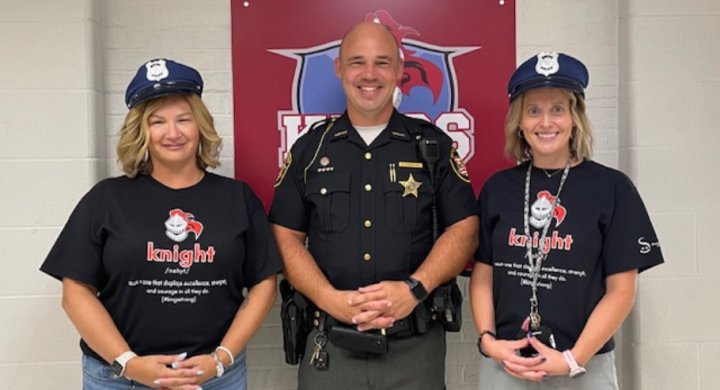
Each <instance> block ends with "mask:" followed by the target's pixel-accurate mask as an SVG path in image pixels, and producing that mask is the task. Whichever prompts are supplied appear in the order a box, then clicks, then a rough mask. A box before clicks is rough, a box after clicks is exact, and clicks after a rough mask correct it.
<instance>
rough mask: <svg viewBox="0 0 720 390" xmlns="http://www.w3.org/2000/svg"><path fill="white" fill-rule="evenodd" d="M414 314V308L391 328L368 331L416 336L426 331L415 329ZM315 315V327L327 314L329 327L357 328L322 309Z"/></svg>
mask: <svg viewBox="0 0 720 390" xmlns="http://www.w3.org/2000/svg"><path fill="white" fill-rule="evenodd" d="M416 310H417V309H416ZM414 314H415V310H413V312H412V313H410V315H409V316H407V317H405V318H402V319H399V320H396V321H395V323H394V324H393V326H391V327H389V328H385V329H383V330H377V329H376V330H369V331H367V332H370V333H377V334H383V335H386V336H388V337H397V338H403V337H409V336H414V335H417V334H421V333H424V332H418V331H417V330H416V329H415V326H414V324H413V321H414V319H413V316H414ZM313 316H314V317H315V320H314V321H313V325H315V327H317V324H318V321H317V318H319V317H320V316H325V317H326V319H325V324H326V325H327V326H329V327H334V326H338V327H343V328H355V326H353V325H349V324H346V323H344V322H342V321H339V320H337V319H335V318H333V317H332V316H330V315H329V314H327V313H325V312H324V311H321V310H316V311H315V312H314V313H313ZM433 317H434V316H433ZM433 319H434V318H433Z"/></svg>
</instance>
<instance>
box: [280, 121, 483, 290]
mask: <svg viewBox="0 0 720 390" xmlns="http://www.w3.org/2000/svg"><path fill="white" fill-rule="evenodd" d="M416 136H421V137H426V138H434V139H436V140H437V142H438V145H439V154H440V155H439V159H438V161H437V163H436V167H435V172H436V173H435V176H436V179H435V184H434V186H433V184H432V183H431V180H430V176H429V174H428V169H427V164H426V163H425V162H424V161H423V159H422V157H421V155H420V153H419V151H418V146H417V144H418V139H417V138H416ZM275 186H276V188H275V196H274V199H273V203H272V207H271V210H270V220H271V222H273V223H275V224H278V225H281V226H284V227H287V228H289V229H292V230H296V231H301V232H306V233H307V234H308V249H309V251H310V253H311V254H312V256H313V257H314V258H315V261H316V262H317V264H318V266H319V268H320V269H321V270H322V272H323V273H324V274H325V276H326V277H327V278H328V280H329V281H330V283H331V284H332V285H333V286H334V287H335V288H337V289H342V290H350V289H356V288H358V287H361V286H365V285H369V284H372V283H376V282H379V281H382V280H404V279H406V278H407V277H409V276H410V275H411V274H412V273H413V272H414V271H415V270H416V269H417V268H418V267H419V266H420V264H422V262H423V261H424V260H425V258H426V256H427V254H428V253H429V252H430V249H431V248H432V246H433V237H432V212H431V208H432V203H433V192H434V193H435V197H436V203H437V211H438V212H437V214H438V224H439V232H440V233H442V229H443V228H445V227H447V226H450V225H452V224H454V223H455V222H458V221H460V220H462V219H464V218H466V217H468V216H472V215H476V214H477V212H478V210H477V204H476V202H475V199H474V193H473V189H472V186H471V185H470V180H469V178H468V176H467V172H466V170H465V167H464V165H463V164H462V161H461V159H460V158H459V157H458V156H457V152H455V151H454V149H453V148H452V141H451V139H450V138H449V137H448V136H447V135H446V134H444V133H443V132H442V131H441V130H439V129H437V128H436V127H434V126H432V125H431V124H429V123H428V122H426V121H421V120H416V119H412V118H409V117H406V116H404V115H401V114H399V113H398V112H397V111H394V112H393V114H392V117H391V118H390V121H389V123H388V126H387V128H386V129H385V130H383V132H382V133H381V134H380V135H379V136H378V137H377V138H376V139H375V140H374V141H373V142H372V143H371V144H370V145H369V146H368V145H366V144H365V142H364V141H363V140H362V138H361V137H360V135H359V134H358V133H357V131H356V130H355V129H354V128H353V127H352V125H351V123H350V121H349V118H348V116H347V113H345V114H343V115H342V116H341V117H339V118H338V119H337V120H335V121H334V122H333V123H331V124H323V125H320V126H317V127H316V128H315V129H313V130H311V131H310V132H309V133H308V134H305V135H303V136H302V137H300V138H299V139H298V140H297V142H296V143H295V145H294V146H293V147H292V149H291V151H290V153H288V155H287V158H286V161H285V166H284V167H283V168H282V170H281V172H280V175H279V177H278V180H277V182H276V185H275Z"/></svg>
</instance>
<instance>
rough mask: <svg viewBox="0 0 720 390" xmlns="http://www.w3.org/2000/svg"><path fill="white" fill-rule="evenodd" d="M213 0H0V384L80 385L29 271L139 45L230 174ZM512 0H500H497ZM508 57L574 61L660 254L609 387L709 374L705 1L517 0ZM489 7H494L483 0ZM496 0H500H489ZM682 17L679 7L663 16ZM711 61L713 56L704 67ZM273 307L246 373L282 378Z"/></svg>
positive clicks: (691, 388) (80, 182)
mask: <svg viewBox="0 0 720 390" xmlns="http://www.w3.org/2000/svg"><path fill="white" fill-rule="evenodd" d="M230 1H236V0H205V1H196V0H155V1H149V0H102V1H97V0H56V1H53V2H49V3H48V2H44V1H39V0H3V1H2V3H1V4H0V49H2V53H3V55H2V56H0V69H2V72H0V136H2V137H1V138H0V139H2V141H3V142H0V204H1V205H2V206H1V207H2V209H0V211H2V215H3V217H4V218H2V220H0V253H3V255H4V256H3V261H2V262H0V313H1V314H0V351H3V354H2V356H0V389H4V388H8V389H10V388H26V389H44V388H56V389H77V388H80V387H81V386H80V374H81V371H80V365H79V362H78V361H79V354H80V352H79V349H78V347H77V341H78V340H77V339H78V338H77V334H76V332H75V330H74V328H73V327H72V325H71V324H70V322H69V321H68V320H67V318H66V317H65V315H64V313H63V312H62V310H61V309H60V306H59V297H60V285H59V283H57V282H55V281H53V280H51V279H50V278H48V277H46V276H45V275H42V274H40V273H39V272H38V271H37V268H38V267H39V265H40V263H41V262H42V260H43V258H44V256H45V255H46V254H47V251H48V250H49V248H50V246H51V245H52V243H53V242H54V240H55V238H56V237H57V234H58V233H59V230H60V228H61V227H62V225H63V224H64V222H65V220H66V219H67V217H68V215H69V213H70V212H71V210H72V208H73V207H74V206H75V204H76V203H77V201H78V200H79V199H80V197H81V196H82V194H84V193H85V192H86V191H87V190H88V189H89V188H90V186H92V185H93V184H94V183H95V182H97V181H98V180H100V179H102V178H104V177H106V176H108V175H117V174H119V171H118V170H117V167H116V164H115V152H114V147H115V141H116V134H117V130H118V129H119V127H120V124H121V123H122V120H123V117H124V115H125V113H126V112H127V111H126V109H125V107H124V105H123V96H124V90H125V87H126V86H127V83H128V82H129V80H130V78H131V77H132V75H133V74H134V72H135V71H136V69H137V67H138V66H139V65H140V64H141V63H143V62H144V61H146V60H148V59H151V58H155V57H170V58H173V59H177V60H179V61H183V62H186V63H188V64H192V65H193V66H195V67H197V68H198V69H199V70H200V71H201V72H202V74H203V76H204V78H205V81H206V88H207V89H206V94H205V95H204V98H205V100H206V102H208V105H209V107H210V109H211V111H212V112H213V115H214V116H215V118H216V121H217V128H218V130H219V132H220V133H221V135H222V136H223V137H224V139H225V149H224V150H223V153H222V161H223V163H224V165H223V166H222V167H221V168H220V169H219V173H221V174H224V175H227V176H232V174H233V167H232V161H233V146H232V142H233V141H232V91H231V88H232V83H231V80H232V75H231V60H230V14H229V11H230ZM507 3H511V2H507ZM516 3H517V32H518V50H517V53H518V54H517V55H518V62H520V61H523V60H524V59H526V58H528V57H529V56H531V55H532V54H534V53H536V52H538V51H543V50H557V51H564V52H567V53H570V54H573V55H576V56H577V57H579V58H581V59H583V61H585V62H586V64H587V65H588V67H589V68H590V73H591V81H590V83H591V87H590V89H589V91H588V106H589V111H590V117H591V120H592V121H593V123H594V125H595V127H596V129H597V133H598V142H597V145H596V151H597V153H596V159H597V160H598V161H600V162H602V163H604V164H607V165H609V166H613V167H618V166H619V167H620V168H621V169H623V170H624V171H625V172H627V173H628V174H630V175H631V177H632V178H633V180H634V181H635V183H636V185H637V186H638V188H639V189H640V191H641V193H642V194H643V196H644V198H645V200H646V203H647V206H648V208H649V209H650V211H651V213H652V217H653V220H654V221H655V223H656V226H657V228H658V231H659V234H660V238H661V240H662V244H663V250H664V251H665V254H666V259H667V260H668V262H669V263H668V264H666V265H665V266H663V267H661V268H658V269H657V270H654V271H651V272H649V273H648V274H647V275H644V276H643V278H642V279H641V283H640V288H641V293H640V295H639V297H638V305H637V310H636V311H635V312H634V313H633V315H632V317H631V320H630V322H629V324H628V326H627V327H626V328H625V329H624V331H623V343H622V347H623V348H621V350H622V353H621V356H620V361H621V362H622V370H623V373H624V374H625V375H623V381H624V383H625V384H626V385H625V386H624V387H623V388H624V389H637V390H645V389H648V390H649V389H665V388H667V389H670V388H673V389H678V388H680V389H688V390H696V389H698V390H700V389H702V390H707V389H717V388H720V382H718V379H717V376H716V375H713V372H711V371H710V370H711V368H713V367H717V363H720V339H719V338H718V336H717V332H713V330H714V327H713V326H712V325H711V324H713V325H714V324H717V323H720V321H718V320H719V319H720V318H718V314H717V313H718V312H717V311H715V310H713V309H714V308H715V307H717V306H718V303H720V302H719V301H720V299H718V297H720V287H718V286H719V285H720V284H719V283H718V281H719V280H718V279H719V278H720V267H719V266H718V265H717V264H718V260H720V245H719V244H717V243H716V241H717V240H714V239H713V231H714V230H713V229H712V227H713V226H714V225H715V221H717V220H718V217H720V209H719V208H718V207H717V206H715V205H714V202H713V201H714V200H715V199H717V198H718V195H720V172H719V170H718V168H717V166H718V163H720V158H719V157H717V156H716V154H714V153H712V152H713V151H714V150H713V146H715V147H717V146H718V144H719V143H720V136H718V135H717V134H718V133H717V132H716V131H715V130H714V126H713V123H712V122H711V121H710V119H711V116H710V115H711V114H712V113H713V109H714V105H713V103H714V102H717V101H720V99H718V98H720V88H718V87H720V80H719V79H718V76H717V70H720V69H719V68H718V65H717V64H719V63H720V61H718V60H720V58H718V55H719V54H718V53H720V50H718V49H719V48H720V47H719V46H718V45H720V43H718V42H720V41H718V39H717V37H719V36H720V34H719V33H720V31H718V27H717V26H719V25H720V23H718V22H720V20H718V18H719V17H718V14H720V4H718V3H717V1H716V0H696V1H694V2H686V1H683V0H662V1H648V0H629V1H627V2H625V1H620V2H618V1H617V0H584V1H579V0H517V2H516ZM498 6H500V5H498ZM506 6H507V5H506ZM676 15H682V16H676ZM713 70H714V71H715V72H713ZM465 309H466V310H465V311H464V314H465V318H466V321H467V322H466V324H465V328H464V331H463V332H462V333H461V334H455V335H450V336H449V337H448V343H449V352H448V365H447V382H448V389H451V390H466V389H477V381H478V378H477V369H476V367H477V360H478V355H477V352H476V350H475V347H474V342H475V338H476V336H475V333H474V326H473V324H472V323H471V319H470V317H471V316H470V312H469V308H468V307H467V306H466V307H465ZM280 338H281V333H280V330H279V321H278V313H277V308H276V309H275V310H274V311H273V312H272V313H271V315H270V317H269V318H268V320H267V321H266V323H265V325H264V326H263V328H262V329H261V330H260V332H259V334H258V335H257V336H256V338H255V339H254V340H253V341H252V343H251V345H250V347H249V361H248V366H249V370H250V388H251V389H258V390H266V389H277V390H281V389H294V388H295V383H296V381H295V368H294V367H290V366H287V365H285V364H284V362H283V356H282V351H281V343H280Z"/></svg>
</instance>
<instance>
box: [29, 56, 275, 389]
mask: <svg viewBox="0 0 720 390" xmlns="http://www.w3.org/2000/svg"><path fill="white" fill-rule="evenodd" d="M202 91H203V81H202V78H201V77H200V74H199V73H198V72H197V71H196V70H195V69H193V68H191V67H189V66H186V65H183V64H180V63H177V62H174V61H172V60H167V59H157V60H153V61H150V62H148V63H146V64H143V65H142V66H141V67H140V69H139V70H138V71H137V74H136V75H135V77H134V78H133V80H132V82H131V83H130V85H129V86H128V89H127V93H126V100H125V103H126V104H127V106H128V108H129V109H130V111H129V112H128V114H127V116H126V117H125V123H124V124H123V127H122V129H121V130H120V137H119V140H118V146H117V153H118V160H119V162H120V165H121V167H122V169H123V171H124V173H125V175H123V176H120V177H116V178H111V179H107V180H103V181H101V182H100V183H98V184H97V185H95V187H93V188H92V189H91V190H90V192H88V193H87V194H86V195H85V197H83V199H82V200H81V201H80V203H79V204H78V206H77V207H76V208H75V210H74V211H73V213H72V215H71V216H70V219H69V220H68V222H67V224H66V225H65V228H64V229H63V231H62V233H61V234H60V237H59V238H58V240H57V242H56V243H55V245H54V246H53V248H52V250H51V251H50V254H49V255H48V257H47V259H46V260H45V262H44V264H43V265H42V268H41V270H42V271H43V272H46V273H48V274H49V275H51V276H53V277H55V278H58V279H60V280H62V283H63V298H62V303H63V308H64V309H65V312H66V313H67V315H68V317H69V318H70V320H71V321H72V323H73V324H74V325H75V327H76V328H77V330H78V332H79V333H80V336H81V337H82V340H81V342H80V347H81V349H82V352H83V359H82V360H83V389H85V390H99V389H117V390H120V389H148V388H162V389H172V390H195V389H203V388H204V389H205V390H225V389H246V388H247V373H246V368H245V346H246V345H247V343H248V341H249V340H250V338H251V337H252V336H253V334H254V333H255V332H256V331H257V330H258V329H259V327H260V325H261V324H262V322H263V320H264V319H265V317H266V316H267V314H268V312H269V311H270V309H271V308H272V305H273V304H274V302H275V296H276V274H277V273H278V272H279V271H281V269H282V262H281V260H280V256H279V253H278V251H277V247H276V245H275V241H274V238H273V235H272V233H271V231H270V226H269V224H268V221H267V217H266V214H265V210H264V208H263V206H262V204H261V203H260V201H259V199H258V198H257V197H256V196H255V194H254V193H253V191H252V190H251V189H250V187H249V186H248V185H247V184H245V183H242V182H239V181H236V180H232V179H229V178H225V177H222V176H219V175H216V174H213V173H211V172H208V171H206V168H207V167H211V168H214V167H217V166H218V165H219V160H218V158H219V153H220V146H221V139H220V137H219V136H218V134H217V132H216V131H215V128H214V126H213V118H212V116H211V115H210V113H209V112H208V110H207V107H206V106H205V104H204V103H203V101H202V100H201V98H200V96H201V94H202ZM244 288H247V290H248V292H247V294H244V293H243V289H244Z"/></svg>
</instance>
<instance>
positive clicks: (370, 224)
mask: <svg viewBox="0 0 720 390" xmlns="http://www.w3.org/2000/svg"><path fill="white" fill-rule="evenodd" d="M370 226H372V222H370V220H369V219H366V220H365V227H367V228H369V227H370Z"/></svg>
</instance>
